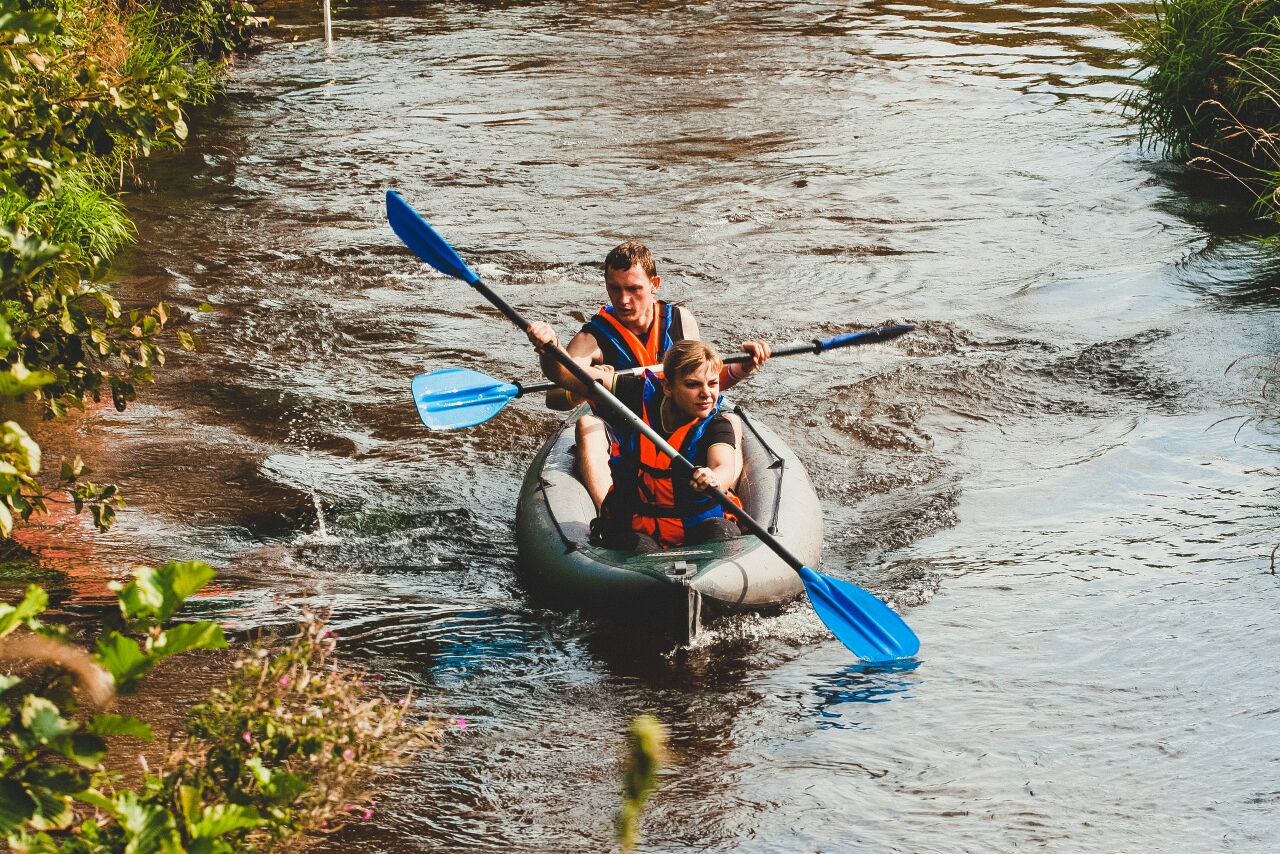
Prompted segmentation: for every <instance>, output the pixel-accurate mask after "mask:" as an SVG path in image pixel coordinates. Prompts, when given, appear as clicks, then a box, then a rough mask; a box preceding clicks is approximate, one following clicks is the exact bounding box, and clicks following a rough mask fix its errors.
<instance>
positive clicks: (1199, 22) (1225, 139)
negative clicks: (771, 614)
mask: <svg viewBox="0 0 1280 854" xmlns="http://www.w3.org/2000/svg"><path fill="white" fill-rule="evenodd" d="M1154 12H1155V14H1154V16H1153V17H1151V18H1145V19H1139V20H1137V21H1136V22H1135V23H1134V26H1133V34H1134V38H1135V40H1136V41H1137V42H1138V55H1139V58H1140V59H1141V60H1142V70H1143V71H1149V74H1148V75H1147V76H1146V77H1145V78H1143V79H1141V80H1140V81H1139V88H1138V89H1137V90H1136V91H1135V93H1134V94H1133V95H1131V96H1130V97H1129V98H1128V100H1127V106H1128V107H1129V109H1130V111H1131V113H1132V114H1133V115H1134V117H1135V118H1136V120H1137V121H1138V123H1139V126H1140V127H1141V129H1142V133H1143V135H1144V137H1145V138H1146V140H1147V141H1148V142H1151V143H1154V144H1156V145H1158V146H1161V147H1162V148H1163V149H1164V150H1165V151H1166V152H1167V153H1168V154H1169V155H1170V156H1172V157H1176V158H1179V159H1182V160H1185V161H1187V162H1188V163H1190V164H1191V165H1193V166H1196V167H1199V168H1201V169H1204V170H1207V171H1209V172H1212V173H1214V174H1217V175H1220V176H1222V177H1225V178H1228V179H1230V180H1232V181H1235V182H1237V183H1238V184H1239V185H1240V186H1241V187H1242V188H1244V189H1246V190H1247V191H1248V192H1249V193H1250V194H1251V195H1252V196H1253V198H1254V199H1255V204H1256V209H1257V211H1258V213H1259V214H1260V215H1262V216H1266V217H1270V218H1273V219H1280V147H1278V143H1280V4H1277V3H1276V2H1275V0H1157V2H1156V4H1155V9H1154Z"/></svg>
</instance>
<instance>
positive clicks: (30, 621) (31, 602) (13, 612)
mask: <svg viewBox="0 0 1280 854" xmlns="http://www.w3.org/2000/svg"><path fill="white" fill-rule="evenodd" d="M47 604H49V594H47V593H45V588H42V586H40V585H38V584H29V585H27V593H26V595H23V598H22V602H19V603H18V604H15V606H13V604H0V638H4V636H5V635H8V634H9V632H12V631H13V630H14V629H17V627H18V626H27V627H28V629H35V627H36V626H38V625H40V624H38V621H36V617H37V616H40V615H41V613H44V612H45V606H47Z"/></svg>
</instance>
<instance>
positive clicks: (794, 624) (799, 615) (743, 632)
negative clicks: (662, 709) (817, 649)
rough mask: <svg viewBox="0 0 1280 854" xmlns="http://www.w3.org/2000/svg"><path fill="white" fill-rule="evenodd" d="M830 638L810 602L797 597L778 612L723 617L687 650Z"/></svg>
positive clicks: (814, 640)
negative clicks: (735, 644) (733, 644)
mask: <svg viewBox="0 0 1280 854" xmlns="http://www.w3.org/2000/svg"><path fill="white" fill-rule="evenodd" d="M830 638H831V632H830V631H829V630H828V629H827V627H826V626H825V625H823V624H822V620H820V619H819V618H818V615H817V614H816V613H814V610H813V608H811V607H810V606H809V603H808V601H807V600H804V601H801V600H797V601H795V602H793V603H791V604H790V605H788V606H787V607H786V608H785V609H784V610H783V611H782V612H781V613H778V614H768V615H765V614H742V615H740V616H735V617H724V618H721V619H719V620H717V621H716V622H715V623H713V624H712V625H711V626H709V627H707V628H705V629H704V630H703V631H702V632H701V633H699V634H698V636H697V637H696V638H694V639H693V643H691V644H689V645H688V646H687V647H684V649H685V650H688V651H702V650H714V649H716V648H717V647H719V646H721V645H723V644H729V643H744V642H746V643H750V644H752V645H755V644H758V643H760V642H761V641H767V640H780V641H784V642H787V643H792V644H796V645H807V644H811V643H815V642H818V641H822V640H825V639H830ZM671 654H674V653H669V655H671Z"/></svg>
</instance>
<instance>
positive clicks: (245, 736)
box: [240, 730, 253, 744]
mask: <svg viewBox="0 0 1280 854" xmlns="http://www.w3.org/2000/svg"><path fill="white" fill-rule="evenodd" d="M240 737H241V738H242V739H244V743H245V744H253V736H252V735H250V733H249V730H245V731H244V734H243V735H241V736H240Z"/></svg>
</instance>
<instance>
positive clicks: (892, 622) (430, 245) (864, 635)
mask: <svg viewBox="0 0 1280 854" xmlns="http://www.w3.org/2000/svg"><path fill="white" fill-rule="evenodd" d="M387 219H388V220H389V221H390V223H391V228H392V230H393V231H395V233H396V235H398V236H399V238H400V239H401V240H403V241H404V244H405V246H408V247H409V248H410V249H411V250H413V253H414V254H415V255H417V256H418V257H419V258H421V259H422V260H423V261H425V262H427V263H428V264H430V265H431V266H432V267H434V268H436V269H437V270H439V271H440V272H441V273H444V274H445V275H446V276H452V277H453V278H455V279H462V280H463V281H464V282H466V283H467V284H469V285H471V287H473V288H475V289H476V291H478V292H479V293H480V294H481V295H482V296H484V298H485V299H487V300H488V301H489V302H490V304H492V305H493V307H494V308H496V309H498V311H500V312H502V314H503V315H505V316H506V318H507V319H508V320H510V321H511V322H512V323H514V324H515V325H516V326H517V327H518V328H519V329H521V330H522V331H523V330H527V329H528V328H529V323H528V321H526V320H525V319H524V318H523V317H521V316H520V315H519V313H517V312H516V310H515V309H513V308H512V307H511V306H509V305H507V303H506V302H505V301H504V300H503V299H502V297H500V296H498V295H497V294H495V293H494V292H493V291H492V290H490V289H489V287H488V285H486V284H485V283H484V282H482V281H480V277H479V276H477V275H476V274H475V273H474V272H472V271H471V269H470V268H468V267H467V265H466V264H465V263H464V262H463V260H462V259H461V258H459V257H458V253H456V252H454V251H453V247H451V246H450V245H449V244H448V243H446V242H445V241H444V238H442V237H441V236H440V235H439V234H437V233H436V232H435V229H433V228H432V227H431V226H429V225H427V223H426V221H425V220H423V219H422V217H420V216H418V214H417V213H416V212H415V211H414V210H413V208H411V207H409V205H408V204H406V203H405V201H404V200H403V199H401V198H400V196H399V195H397V194H396V193H395V191H388V192H387ZM550 353H551V355H552V357H553V358H555V360H556V361H557V362H559V363H560V364H561V365H562V366H563V367H564V369H565V370H567V371H568V372H569V373H571V374H572V375H573V376H574V377H576V378H577V380H578V381H579V382H581V383H582V384H583V385H585V386H586V387H588V388H593V390H594V397H595V399H596V401H597V402H598V403H599V404H600V405H602V406H606V407H608V408H609V409H610V410H611V411H613V412H614V413H615V414H616V415H617V416H618V417H619V418H620V419H622V420H625V421H626V422H627V423H628V424H629V425H630V426H631V428H632V429H634V430H638V431H639V432H640V433H641V434H642V435H644V436H645V437H646V438H647V439H649V440H650V441H651V442H653V443H654V445H656V446H657V447H658V448H659V449H660V450H661V451H662V452H663V453H664V454H666V455H667V456H669V457H670V458H671V464H672V466H673V468H675V469H676V471H677V472H679V473H680V474H682V475H683V476H685V477H692V475H693V469H694V467H693V464H692V463H690V462H689V461H688V460H686V459H685V458H684V457H683V456H681V455H680V453H679V452H678V451H677V450H676V449H675V448H673V447H671V445H669V444H667V442H666V441H665V440H664V439H663V438H662V437H661V436H659V435H658V434H657V432H655V431H654V429H653V428H652V427H650V426H649V425H648V424H646V423H644V421H642V420H641V419H640V418H638V417H637V416H636V415H635V413H633V412H632V411H631V410H630V409H627V407H626V406H625V405H623V403H622V402H621V401H620V400H618V399H617V398H616V397H614V396H613V395H612V394H611V393H610V392H609V391H608V390H607V389H605V388H604V387H603V386H601V385H599V384H595V383H593V381H592V379H591V375H590V374H588V373H587V372H586V371H584V370H583V369H582V366H581V365H579V364H578V363H577V362H575V361H574V360H573V359H572V358H571V357H570V356H569V354H568V353H566V352H565V351H564V350H563V349H561V348H556V349H554V350H552V351H550ZM707 491H708V493H709V494H711V495H712V496H713V497H714V498H715V499H716V501H718V502H719V503H720V505H721V506H722V507H724V508H725V509H726V510H732V511H733V512H734V513H735V514H736V515H737V516H738V518H739V520H741V521H742V523H743V524H744V525H746V527H747V529H748V530H749V531H750V532H751V533H753V534H755V535H756V536H757V537H759V538H760V539H761V540H762V541H763V542H764V543H765V545H767V546H768V547H769V548H771V549H773V551H774V553H776V554H777V555H778V557H780V558H782V560H784V561H785V562H786V563H787V565H788V566H790V567H791V568H792V569H794V570H795V571H796V572H797V573H798V574H799V575H800V580H801V581H803V582H804V589H805V591H806V592H807V593H808V594H809V601H810V602H811V603H812V604H813V609H814V611H816V612H817V614H818V616H819V617H820V618H821V619H822V622H824V623H825V624H826V625H827V628H829V629H830V630H831V633H832V634H834V635H835V636H836V637H837V638H838V639H839V640H840V642H841V643H843V644H844V645H845V646H846V647H848V648H849V650H850V651H851V652H852V653H853V654H854V655H856V656H858V657H859V658H862V659H865V660H867V661H870V662H888V661H894V660H896V659H900V658H909V657H911V656H913V655H915V654H916V652H917V651H918V650H919V649H920V641H919V639H918V638H917V637H916V635H915V633H914V632H913V631H911V628H910V627H909V626H908V625H907V624H906V623H905V622H903V620H902V618H901V617H899V616H898V615H897V614H896V613H894V611H893V609H891V608H890V607H889V606H888V605H886V604H884V603H883V602H881V601H880V600H879V599H877V598H876V597H874V596H872V595H871V594H870V593H868V592H867V591H865V590H863V589H862V588H861V587H858V586H857V585H855V584H850V583H849V582H847V581H840V580H838V579H835V578H831V577H830V576H826V575H823V574H822V573H820V572H815V571H814V570H812V569H810V568H809V567H807V566H805V565H804V564H803V563H801V562H800V561H799V559H797V558H796V556H795V555H793V554H791V552H790V551H788V550H787V548H786V547H785V546H783V545H782V543H780V542H778V540H777V539H776V538H774V537H773V536H772V535H771V534H770V533H769V532H768V531H766V530H765V529H764V528H763V527H761V525H760V523H759V522H757V521H756V520H755V519H753V518H752V517H751V516H750V515H749V514H747V513H745V512H743V510H742V509H741V508H739V507H738V506H737V505H736V504H734V503H733V502H732V501H730V500H729V497H728V496H727V495H725V494H724V493H723V492H721V491H720V490H718V489H710V490H707Z"/></svg>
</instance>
